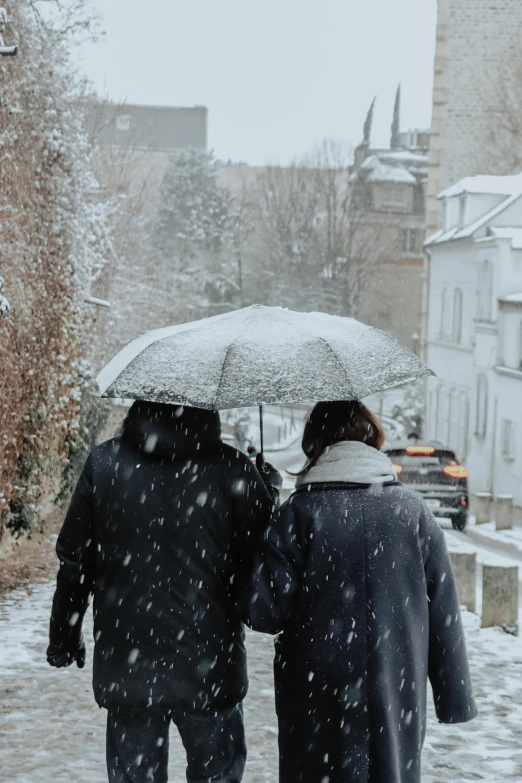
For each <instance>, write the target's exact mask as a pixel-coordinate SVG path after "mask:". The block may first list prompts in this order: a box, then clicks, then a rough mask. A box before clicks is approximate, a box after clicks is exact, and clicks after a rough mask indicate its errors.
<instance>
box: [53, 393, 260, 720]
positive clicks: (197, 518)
mask: <svg viewBox="0 0 522 783" xmlns="http://www.w3.org/2000/svg"><path fill="white" fill-rule="evenodd" d="M182 410H183V409H180V408H176V407H174V406H168V405H158V404H149V403H139V404H138V403H135V404H134V406H133V407H132V408H131V410H130V412H129V414H128V416H127V419H126V421H125V424H124V428H123V433H122V435H121V437H117V438H115V439H114V440H110V441H108V442H106V443H102V444H101V445H100V446H98V447H96V448H94V449H93V451H92V452H91V454H90V456H89V458H88V460H87V462H86V464H85V467H84V470H83V473H82V476H81V478H80V480H79V482H78V486H77V488H76V491H75V493H74V496H73V498H72V502H71V506H70V508H69V511H68V513H67V517H66V519H65V522H64V525H63V528H62V530H61V533H60V535H59V538H58V543H57V552H58V557H59V559H60V570H59V573H58V581H57V589H56V594H55V598H54V604H53V613H52V619H51V629H50V637H51V642H52V643H54V644H62V645H65V646H69V647H71V648H74V645H75V644H76V643H77V638H78V636H79V634H80V629H81V621H82V618H83V615H84V612H85V609H86V606H87V602H88V598H89V595H90V594H91V593H93V594H94V638H95V651H94V692H95V697H96V700H97V702H98V704H99V705H100V706H102V707H107V708H108V709H112V710H117V709H119V708H147V709H153V710H154V709H167V708H168V709H183V710H187V711H192V712H196V713H197V712H204V711H208V710H218V709H224V708H228V707H231V706H233V705H235V704H237V703H238V702H239V701H241V699H243V697H244V696H245V693H246V691H247V674H246V659H245V648H244V629H243V625H242V622H241V620H240V617H239V614H238V613H237V612H236V611H235V607H234V596H233V586H234V582H235V580H238V581H241V580H242V579H244V572H245V571H247V570H248V571H251V568H252V559H253V550H254V545H255V542H256V540H257V539H258V538H259V535H260V534H262V531H263V529H264V528H265V527H266V525H267V524H268V521H269V518H270V513H271V509H272V502H271V499H270V497H269V495H268V493H267V490H266V489H265V486H264V484H263V482H262V481H261V478H260V476H259V473H258V472H257V470H256V468H255V467H254V466H253V465H252V464H251V462H250V460H248V459H247V458H246V457H245V456H243V455H242V454H240V453H239V452H237V451H236V450H235V449H232V448H230V447H228V446H226V445H225V444H223V443H222V441H221V440H220V422H219V415H218V414H217V413H213V412H207V411H197V410H196V409H190V408H185V409H184V411H183V413H182V415H180V412H181V411H182Z"/></svg>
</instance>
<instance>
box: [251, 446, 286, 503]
mask: <svg viewBox="0 0 522 783" xmlns="http://www.w3.org/2000/svg"><path fill="white" fill-rule="evenodd" d="M256 468H257V469H258V471H259V472H260V474H261V478H262V479H263V482H264V484H265V487H266V488H267V489H276V490H277V492H278V494H279V490H280V489H281V487H282V486H283V477H282V475H281V474H280V473H279V471H278V470H277V468H274V466H273V465H271V464H270V462H266V461H265V457H264V455H263V454H258V455H257V457H256Z"/></svg>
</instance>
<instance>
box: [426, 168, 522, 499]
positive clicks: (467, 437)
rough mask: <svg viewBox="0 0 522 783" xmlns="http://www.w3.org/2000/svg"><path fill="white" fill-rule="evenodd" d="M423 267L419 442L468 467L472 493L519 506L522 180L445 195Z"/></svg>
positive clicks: (471, 185) (477, 180)
mask: <svg viewBox="0 0 522 783" xmlns="http://www.w3.org/2000/svg"><path fill="white" fill-rule="evenodd" d="M440 198H441V199H442V202H443V209H444V227H443V229H441V230H440V231H439V232H437V233H436V234H434V235H433V236H432V237H431V238H430V239H429V240H428V241H427V243H426V248H427V251H428V254H429V256H430V264H429V294H428V299H429V315H428V328H427V342H428V345H427V363H428V365H429V366H430V367H431V368H432V369H433V370H434V371H435V373H436V374H437V377H436V378H432V379H430V381H429V384H428V400H427V420H426V434H427V437H429V438H434V439H437V440H440V441H443V442H444V443H447V444H448V445H450V446H451V447H452V448H454V449H455V451H456V452H457V454H458V456H459V457H460V458H461V459H462V460H464V461H466V464H467V465H468V467H469V470H470V486H471V491H472V492H473V493H475V492H482V491H489V492H493V493H494V494H513V495H514V496H515V504H516V505H518V506H521V507H522V295H521V294H520V292H522V175H517V176H513V177H492V176H481V177H469V178H467V179H464V180H462V181H461V182H459V183H457V185H455V186H453V187H451V188H449V189H448V190H446V191H444V192H443V193H442V194H441V195H440Z"/></svg>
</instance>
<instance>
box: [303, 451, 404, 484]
mask: <svg viewBox="0 0 522 783" xmlns="http://www.w3.org/2000/svg"><path fill="white" fill-rule="evenodd" d="M396 479H397V476H396V475H395V471H394V469H393V465H392V463H391V461H390V459H389V458H388V457H387V456H386V454H383V453H382V452H381V451H377V449H374V448H372V446H368V445H367V444H366V443H361V442H360V441H355V440H342V441H339V443H334V444H333V446H329V447H328V448H327V449H326V451H325V452H324V454H322V455H321V456H320V457H319V459H318V460H317V463H316V464H315V465H314V466H313V467H312V468H310V470H309V471H308V472H307V473H305V474H304V475H302V476H299V477H298V479H297V481H296V488H298V487H302V486H305V485H307V484H322V483H323V482H328V481H343V482H349V483H353V484H378V485H382V484H386V483H388V482H389V481H396Z"/></svg>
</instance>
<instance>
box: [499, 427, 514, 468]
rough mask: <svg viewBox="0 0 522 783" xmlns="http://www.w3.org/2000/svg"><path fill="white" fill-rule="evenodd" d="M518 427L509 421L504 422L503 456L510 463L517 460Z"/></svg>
mask: <svg viewBox="0 0 522 783" xmlns="http://www.w3.org/2000/svg"><path fill="white" fill-rule="evenodd" d="M516 436H517V425H516V423H515V422H514V421H509V419H503V420H502V456H503V457H504V459H505V460H506V461H508V462H513V461H514V460H515V459H516V456H517V454H516V448H517V445H516Z"/></svg>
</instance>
